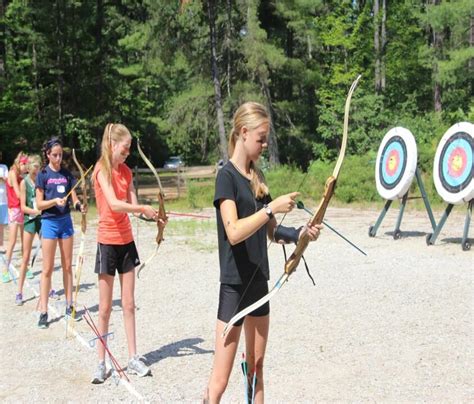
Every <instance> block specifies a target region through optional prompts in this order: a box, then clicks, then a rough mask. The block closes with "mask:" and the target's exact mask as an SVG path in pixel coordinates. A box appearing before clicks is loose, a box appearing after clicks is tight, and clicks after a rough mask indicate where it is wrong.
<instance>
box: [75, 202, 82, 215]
mask: <svg viewBox="0 0 474 404" xmlns="http://www.w3.org/2000/svg"><path fill="white" fill-rule="evenodd" d="M74 209H76V210H77V211H78V212H80V211H81V202H79V201H77V202H76V204H75V205H74Z"/></svg>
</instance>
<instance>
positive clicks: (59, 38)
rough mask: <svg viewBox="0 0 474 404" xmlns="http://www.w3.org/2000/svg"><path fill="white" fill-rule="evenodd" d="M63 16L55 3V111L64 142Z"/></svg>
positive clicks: (58, 4) (58, 2)
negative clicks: (56, 111)
mask: <svg viewBox="0 0 474 404" xmlns="http://www.w3.org/2000/svg"><path fill="white" fill-rule="evenodd" d="M62 20H63V16H62V15H61V4H60V0H57V1H56V69H57V77H56V87H57V89H56V91H57V110H58V126H59V135H60V137H61V140H63V141H64V136H65V133H66V130H65V123H64V105H63V102H64V100H63V94H64V75H63V71H64V66H63V59H62V52H63V49H64V42H63V38H64V33H63V32H62V31H61V28H62V27H61V21H62Z"/></svg>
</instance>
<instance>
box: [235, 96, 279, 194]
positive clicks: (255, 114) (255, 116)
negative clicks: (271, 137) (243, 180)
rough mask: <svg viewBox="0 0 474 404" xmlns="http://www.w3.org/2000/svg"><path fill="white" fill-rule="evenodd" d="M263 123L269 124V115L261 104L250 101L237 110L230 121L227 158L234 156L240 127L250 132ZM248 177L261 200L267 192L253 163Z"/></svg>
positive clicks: (262, 179)
mask: <svg viewBox="0 0 474 404" xmlns="http://www.w3.org/2000/svg"><path fill="white" fill-rule="evenodd" d="M264 123H269V124H271V122H270V115H269V114H268V111H267V110H266V108H265V107H264V106H263V105H262V104H259V103H257V102H251V101H250V102H246V103H244V104H242V105H241V106H240V107H239V108H237V111H235V113H234V117H233V119H232V129H231V130H230V133H229V143H228V146H227V152H228V154H229V158H231V157H232V155H233V154H234V151H235V144H236V142H237V139H238V138H239V135H240V130H241V129H242V127H244V126H245V127H247V128H248V129H250V130H252V129H255V128H258V127H259V126H260V125H262V124H264ZM250 175H251V179H250V185H251V187H252V191H253V193H254V195H255V197H257V198H263V197H264V196H265V195H268V192H269V191H268V187H267V185H266V184H265V179H264V177H263V173H262V171H261V170H260V169H259V168H258V167H257V166H256V165H255V164H254V163H253V162H251V163H250Z"/></svg>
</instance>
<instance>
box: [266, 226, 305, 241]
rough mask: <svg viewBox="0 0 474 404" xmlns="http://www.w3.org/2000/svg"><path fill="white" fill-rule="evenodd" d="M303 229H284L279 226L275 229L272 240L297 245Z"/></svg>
mask: <svg viewBox="0 0 474 404" xmlns="http://www.w3.org/2000/svg"><path fill="white" fill-rule="evenodd" d="M302 228H303V227H300V228H298V229H296V228H295V227H286V226H282V225H281V224H280V225H278V226H277V228H276V229H275V233H273V238H274V239H275V241H277V242H278V241H283V242H285V243H295V244H296V243H297V242H298V239H299V237H300V232H301V229H302Z"/></svg>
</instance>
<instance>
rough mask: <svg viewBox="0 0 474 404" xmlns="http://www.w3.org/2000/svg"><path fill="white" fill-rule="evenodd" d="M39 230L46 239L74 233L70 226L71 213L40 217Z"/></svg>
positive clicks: (64, 236) (62, 237)
mask: <svg viewBox="0 0 474 404" xmlns="http://www.w3.org/2000/svg"><path fill="white" fill-rule="evenodd" d="M41 232H42V233H43V238H47V239H52V240H55V239H64V238H69V237H71V236H73V235H74V227H73V226H72V220H71V215H65V216H60V217H55V218H50V217H49V218H42V219H41Z"/></svg>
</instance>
